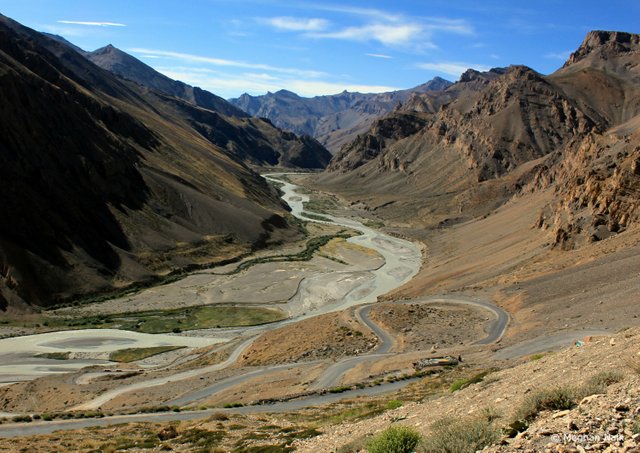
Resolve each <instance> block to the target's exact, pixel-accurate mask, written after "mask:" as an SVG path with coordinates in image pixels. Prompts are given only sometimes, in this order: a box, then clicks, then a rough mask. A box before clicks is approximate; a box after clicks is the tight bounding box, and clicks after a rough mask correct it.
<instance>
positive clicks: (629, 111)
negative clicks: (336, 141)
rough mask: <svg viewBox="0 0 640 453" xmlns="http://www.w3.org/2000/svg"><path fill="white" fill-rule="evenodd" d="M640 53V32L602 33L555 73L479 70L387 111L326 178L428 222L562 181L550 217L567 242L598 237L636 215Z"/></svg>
mask: <svg viewBox="0 0 640 453" xmlns="http://www.w3.org/2000/svg"><path fill="white" fill-rule="evenodd" d="M638 63H640V53H639V52H638V35H631V34H628V33H620V32H592V33H589V35H588V36H587V37H586V39H585V41H584V43H583V44H582V45H581V46H580V48H579V49H578V50H577V51H576V52H575V53H574V54H573V55H572V56H571V57H570V58H569V60H568V61H567V63H566V64H565V65H564V67H563V68H561V69H560V70H558V71H557V72H556V73H554V74H552V75H550V76H543V75H541V74H539V73H537V72H535V71H534V70H532V69H530V68H527V67H524V66H511V67H509V68H507V69H495V70H492V71H489V72H485V73H481V72H478V71H473V70H470V71H467V72H466V73H465V74H463V76H462V77H461V78H460V80H459V81H458V82H457V83H455V84H454V85H452V86H450V87H449V88H447V89H446V90H444V91H442V92H441V93H436V94H434V93H428V94H419V95H414V96H413V98H412V99H411V100H410V101H409V102H407V103H406V104H405V105H403V107H402V108H400V109H397V110H396V111H394V112H393V113H391V114H390V115H389V116H387V117H385V118H382V119H379V120H377V121H376V122H375V123H374V125H373V126H372V128H371V129H370V130H369V131H367V133H365V134H362V135H360V136H359V137H358V138H357V139H356V140H354V141H353V142H352V143H350V144H348V145H345V146H344V147H343V148H342V150H341V151H340V152H339V153H337V154H335V155H334V157H333V159H332V161H331V163H330V164H329V166H328V169H327V172H325V174H323V175H322V176H321V177H320V179H319V182H320V184H321V185H326V186H328V187H331V188H332V189H336V190H340V189H339V187H341V186H342V187H344V186H352V187H351V188H350V189H342V190H343V192H345V193H348V194H349V195H350V196H353V197H359V198H361V199H363V200H365V201H366V200H368V201H370V202H371V203H372V204H373V206H374V207H375V206H376V205H379V209H380V212H381V213H383V214H384V213H385V212H386V215H389V216H391V217H392V218H397V219H412V222H414V223H415V224H417V225H420V224H422V225H424V226H429V225H434V224H435V225H437V224H439V222H440V221H442V220H444V219H445V218H449V217H451V216H455V217H457V218H459V219H464V218H471V217H475V216H478V215H485V214H487V213H488V212H490V211H491V210H492V209H494V208H495V207H497V206H499V205H500V204H502V203H504V202H506V201H507V200H508V199H509V198H511V197H512V196H521V195H522V194H526V193H530V192H531V191H535V190H554V191H555V194H556V195H555V201H554V202H553V204H552V206H549V207H548V208H547V209H546V210H545V212H544V213H543V214H541V220H540V222H539V225H540V226H544V227H545V228H551V229H552V230H553V231H554V232H555V236H556V242H557V244H558V245H561V246H562V247H572V246H574V245H578V244H581V243H583V242H584V241H593V240H598V239H600V238H603V237H606V236H607V235H608V234H614V233H615V232H617V231H622V230H623V229H624V228H626V227H627V226H628V225H629V223H630V222H634V221H635V220H634V219H636V216H635V215H634V209H635V207H636V206H637V198H638V196H637V192H636V190H637V183H636V182H635V180H636V177H635V176H634V175H636V173H635V172H636V170H635V167H636V166H637V164H635V162H636V153H637V151H636V147H637V146H638V144H639V143H638V134H637V133H636V126H635V125H636V124H637V123H638V115H639V114H640V104H639V103H640V92H639V91H638V87H639V86H640V84H639V83H638V82H639V81H640V79H639V70H638V68H639V67H640V65H639V64H638ZM356 181H357V183H356ZM356 187H357V188H359V189H356ZM390 188H393V191H394V193H395V196H394V197H389V196H388V191H389V189H390ZM523 188H524V189H523ZM383 191H386V193H385V192H383ZM412 195H413V197H412ZM376 199H378V200H384V202H377V201H375V200H376ZM418 200H420V201H418ZM605 229H606V230H607V232H605Z"/></svg>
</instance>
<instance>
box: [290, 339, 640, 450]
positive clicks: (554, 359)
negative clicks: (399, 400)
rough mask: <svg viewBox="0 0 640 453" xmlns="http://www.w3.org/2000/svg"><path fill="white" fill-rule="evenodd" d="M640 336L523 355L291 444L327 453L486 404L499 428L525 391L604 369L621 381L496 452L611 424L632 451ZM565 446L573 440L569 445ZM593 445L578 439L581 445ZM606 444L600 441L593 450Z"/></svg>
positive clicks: (546, 414)
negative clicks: (394, 427)
mask: <svg viewBox="0 0 640 453" xmlns="http://www.w3.org/2000/svg"><path fill="white" fill-rule="evenodd" d="M639 339H640V330H639V329H638V328H633V329H630V330H626V331H624V332H621V333H620V334H617V335H616V336H614V337H613V339H610V338H609V337H593V338H591V339H590V341H588V342H586V343H585V345H584V346H581V347H575V346H574V347H571V348H569V349H566V350H564V351H561V352H556V353H552V354H547V355H544V356H543V357H542V358H538V357H535V358H534V359H535V360H529V361H526V360H525V361H524V362H523V363H522V364H520V365H518V366H516V367H512V368H507V369H504V370H501V371H495V372H491V373H490V374H488V375H487V376H486V377H484V379H483V380H482V381H481V382H479V383H477V384H473V385H470V386H468V387H466V388H464V389H462V390H458V391H456V392H454V393H450V392H443V393H442V394H440V395H438V396H430V397H429V398H427V399H426V400H424V401H422V402H416V403H410V404H407V405H405V406H403V407H401V408H399V409H396V410H391V411H388V412H386V413H385V414H383V415H380V416H377V417H374V418H371V419H367V420H365V421H361V422H356V423H345V424H343V425H340V426H335V427H331V428H328V429H326V430H325V432H324V434H323V435H321V436H318V437H315V438H313V439H310V440H307V441H299V442H296V443H295V447H296V451H308V452H312V451H333V450H334V449H336V448H340V447H343V446H345V445H347V444H349V443H353V445H354V446H356V445H363V444H364V441H363V439H364V438H366V437H367V436H370V435H371V434H374V433H376V432H378V431H381V430H382V429H384V428H386V427H388V426H389V425H391V424H395V423H400V424H403V425H409V426H412V427H415V428H416V429H418V430H419V431H420V432H422V433H424V434H425V435H427V436H428V435H429V433H430V427H431V425H432V424H433V423H434V422H436V421H437V420H439V419H443V418H446V417H454V418H468V417H473V416H482V413H483V411H484V410H485V408H491V410H492V411H493V412H494V413H495V414H496V416H497V419H496V423H497V424H498V425H500V426H506V425H507V424H508V423H509V421H510V420H511V419H512V417H513V414H514V412H515V411H516V410H517V409H518V408H519V407H520V406H521V405H522V404H523V401H524V400H525V399H526V398H527V395H529V394H531V393H532V392H534V391H537V390H541V389H550V388H555V387H558V386H561V385H568V386H574V387H577V386H579V385H580V384H583V383H584V382H585V381H587V380H588V378H589V377H591V376H593V375H596V374H597V373H598V372H601V371H608V370H612V371H613V370H615V371H618V372H619V373H620V374H621V375H622V376H621V378H620V382H615V383H613V384H611V385H610V386H609V387H608V389H606V390H605V392H604V393H602V394H598V395H597V396H594V397H591V398H586V399H585V400H584V401H582V402H580V405H579V406H578V407H576V408H575V409H573V410H571V411H565V412H562V413H559V412H560V411H555V412H554V411H543V412H542V413H541V414H540V415H539V418H538V419H536V421H535V422H534V423H533V424H532V425H531V427H530V428H529V430H528V431H527V432H526V433H525V434H524V435H522V436H518V437H517V438H515V439H509V438H507V439H506V441H505V442H506V445H505V446H503V447H500V448H498V449H496V450H495V451H522V450H524V449H527V448H529V449H531V450H530V451H540V449H542V448H550V447H551V448H559V447H563V446H564V444H565V442H564V441H563V442H557V441H554V439H555V438H552V437H551V436H552V435H554V434H560V435H563V434H571V433H574V434H578V433H580V434H590V435H600V436H601V437H604V435H605V434H607V433H610V432H613V431H608V430H609V429H610V428H611V427H613V426H620V428H619V433H620V434H622V435H623V437H624V438H625V439H624V442H626V443H625V445H628V446H630V447H636V448H637V444H636V443H635V441H634V440H633V439H632V436H633V435H634V434H635V432H632V430H631V427H632V425H633V423H634V422H636V421H637V416H638V414H637V411H636V408H638V406H640V392H639V391H638V389H639V388H640V376H639V374H638V366H637V365H638V363H639V360H640V359H639V353H640V348H639V346H638V341H639ZM470 372H471V373H473V372H472V371H470ZM587 396H588V395H587ZM618 404H625V405H626V406H627V408H628V409H627V410H625V411H619V410H616V409H615V407H616V405H618ZM569 421H573V423H574V424H575V428H574V427H573V425H572V428H568V423H569ZM623 426H624V428H623ZM624 442H622V443H621V444H619V445H620V446H622V444H623V443H624ZM566 443H567V444H572V445H576V442H566ZM595 443H596V442H593V441H592V442H589V441H585V442H582V443H580V442H578V444H581V446H582V447H585V448H586V447H587V445H589V444H595ZM610 443H613V442H610ZM613 444H614V446H615V443H613ZM607 445H608V444H607ZM607 445H604V446H603V445H602V444H601V445H600V447H599V448H598V450H601V449H604V448H605V447H606V446H607ZM346 451H350V450H346ZM491 451H494V450H491ZM552 451H561V450H559V449H557V450H552ZM609 451H617V450H609ZM629 451H634V450H629Z"/></svg>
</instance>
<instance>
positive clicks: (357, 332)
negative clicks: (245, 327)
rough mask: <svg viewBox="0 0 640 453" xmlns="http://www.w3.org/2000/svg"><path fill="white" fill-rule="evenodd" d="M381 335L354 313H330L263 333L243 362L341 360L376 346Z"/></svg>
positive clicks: (252, 345) (265, 363) (247, 363)
mask: <svg viewBox="0 0 640 453" xmlns="http://www.w3.org/2000/svg"><path fill="white" fill-rule="evenodd" d="M377 342H378V338H377V337H376V336H375V335H372V334H371V332H369V331H368V330H367V329H366V327H364V326H362V325H361V324H360V323H358V322H357V321H356V320H355V319H354V318H353V316H352V315H350V313H349V312H348V311H347V312H342V313H329V314H326V315H320V316H316V317H314V318H311V319H305V320H304V321H300V322H297V323H295V324H292V325H290V326H286V327H283V328H281V329H278V330H272V331H271V332H267V333H265V334H264V335H261V336H260V338H258V339H257V340H256V341H254V342H253V343H252V344H251V346H250V347H249V348H248V349H247V350H246V351H245V352H244V354H243V355H242V357H241V358H240V361H239V363H241V364H244V365H267V364H277V363H290V362H299V361H301V360H305V361H309V360H318V359H328V358H332V359H337V358H340V357H342V356H348V355H358V354H361V353H363V352H366V351H369V350H371V349H373V348H374V347H375V346H376V344H377Z"/></svg>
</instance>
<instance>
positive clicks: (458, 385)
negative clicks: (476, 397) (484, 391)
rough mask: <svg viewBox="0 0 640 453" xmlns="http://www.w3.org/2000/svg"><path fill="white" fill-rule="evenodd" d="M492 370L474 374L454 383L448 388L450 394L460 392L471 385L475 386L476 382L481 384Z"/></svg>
mask: <svg viewBox="0 0 640 453" xmlns="http://www.w3.org/2000/svg"><path fill="white" fill-rule="evenodd" d="M491 371H492V370H486V371H482V372H480V373H477V374H474V375H473V376H470V377H468V378H462V379H458V380H456V381H454V382H453V383H452V384H451V387H450V388H449V391H450V392H452V393H453V392H455V391H458V390H462V389H463V388H465V387H468V386H470V385H471V384H477V383H478V382H482V381H483V380H484V378H485V377H486V376H487V375H488V374H489V373H491Z"/></svg>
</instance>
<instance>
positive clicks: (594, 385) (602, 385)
mask: <svg viewBox="0 0 640 453" xmlns="http://www.w3.org/2000/svg"><path fill="white" fill-rule="evenodd" d="M623 379H624V373H622V372H620V371H616V370H605V371H600V372H599V373H596V374H594V375H593V376H591V377H589V379H587V381H586V382H585V384H584V389H583V391H582V393H583V394H585V395H589V394H594V393H604V392H606V391H607V387H609V386H610V385H612V384H615V383H617V382H620V381H622V380H623Z"/></svg>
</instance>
